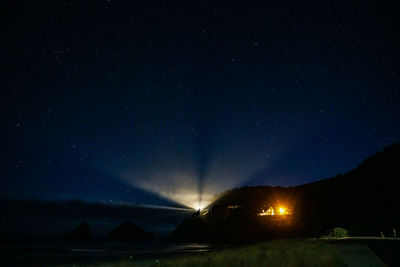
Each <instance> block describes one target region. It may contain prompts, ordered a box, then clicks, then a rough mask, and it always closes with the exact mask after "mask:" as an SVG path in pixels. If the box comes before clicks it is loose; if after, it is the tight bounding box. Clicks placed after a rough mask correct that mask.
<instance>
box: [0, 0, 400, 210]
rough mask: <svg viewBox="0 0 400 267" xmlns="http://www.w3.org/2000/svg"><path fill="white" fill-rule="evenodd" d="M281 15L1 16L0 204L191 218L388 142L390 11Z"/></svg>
mask: <svg viewBox="0 0 400 267" xmlns="http://www.w3.org/2000/svg"><path fill="white" fill-rule="evenodd" d="M296 2H297V4H291V5H289V4H288V3H286V2H283V1H257V2H251V1H240V2H239V1H238V2H235V3H234V2H232V1H141V0H137V1H118V0H108V1H48V2H46V1H3V2H2V3H1V10H2V11H1V12H2V13H3V14H2V16H1V17H2V21H3V22H2V23H1V36H2V38H1V39H2V41H1V44H0V46H1V49H0V53H1V54H0V61H1V65H2V72H1V76H0V82H1V88H2V97H1V99H2V100H1V102H2V110H3V111H2V118H3V123H2V136H3V137H2V138H1V139H2V151H3V152H2V153H1V154H2V159H1V169H2V175H1V178H0V197H5V198H39V199H50V200H70V199H81V200H84V201H101V202H106V203H110V202H118V203H137V204H142V205H167V206H170V205H178V204H179V205H181V206H185V207H193V208H197V206H196V205H195V204H192V203H194V202H196V201H197V202H202V201H203V202H207V201H208V200H209V199H210V196H211V195H213V194H215V193H217V192H221V191H224V190H226V189H230V188H233V187H237V186H243V185H281V186H293V185H298V184H303V183H308V182H312V181H315V180H319V179H323V178H328V177H332V176H334V175H336V174H339V173H343V172H345V171H348V170H350V169H352V168H354V167H356V166H357V164H359V163H360V162H361V161H362V160H363V159H364V158H365V157H367V156H369V155H371V154H373V153H375V152H377V151H379V150H381V149H382V148H384V147H385V146H387V145H390V144H393V143H396V142H399V141H400V75H399V62H400V51H399V47H400V38H399V34H398V33H399V32H400V23H399V22H400V21H399V20H400V19H399V18H400V16H399V14H400V8H399V5H398V4H397V3H396V1H393V2H384V1H374V2H375V3H369V1H312V2H308V1H296ZM370 2H372V1H370Z"/></svg>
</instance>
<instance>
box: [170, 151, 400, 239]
mask: <svg viewBox="0 0 400 267" xmlns="http://www.w3.org/2000/svg"><path fill="white" fill-rule="evenodd" d="M399 178H400V144H395V145H392V146H390V147H387V148H386V149H384V150H383V151H381V152H379V153H377V154H375V155H373V156H371V157H369V158H367V159H366V160H364V161H363V162H362V163H361V164H360V165H359V166H358V167H357V168H356V169H354V170H351V171H349V172H347V173H345V174H343V175H338V176H336V177H333V178H329V179H325V180H320V181H317V182H314V183H309V184H304V185H300V186H297V187H290V188H283V187H271V186H256V187H242V188H236V189H233V190H229V191H226V192H224V193H222V194H221V197H220V198H219V199H218V200H216V201H215V202H214V203H213V204H212V205H211V206H212V207H210V211H209V212H208V213H207V214H206V215H204V216H199V218H196V219H194V218H191V219H188V220H186V221H185V222H184V223H183V224H182V225H180V226H179V227H178V228H177V229H176V230H175V232H174V233H173V234H172V235H171V236H170V239H171V240H176V241H178V240H182V241H184V240H183V239H182V238H181V237H183V236H184V237H185V238H184V239H185V240H191V241H196V240H197V239H196V238H191V234H190V233H191V232H193V231H195V228H196V227H192V221H193V222H194V221H196V225H199V219H201V220H202V221H203V222H204V224H201V225H202V227H201V232H203V233H205V234H202V235H201V237H202V238H201V239H202V240H201V241H229V240H230V239H235V238H231V237H233V236H236V237H238V236H242V237H243V238H242V239H240V240H242V241H243V240H246V241H252V240H255V239H264V238H270V237H285V236H298V237H300V236H320V235H322V234H324V233H326V232H327V231H328V230H329V229H331V228H333V227H338V226H339V227H344V228H346V229H348V230H349V231H350V234H352V235H373V236H378V235H379V234H380V232H381V231H382V232H384V233H385V235H389V236H390V234H391V231H392V228H393V227H395V228H397V229H400V216H399V215H400V205H399V203H400V195H399V194H398V192H399V190H398V185H397V181H398V180H399ZM232 206H238V207H239V208H236V209H232V208H228V207H232ZM270 206H274V207H279V206H284V207H286V208H288V210H289V211H290V213H291V214H290V215H288V216H286V217H283V216H281V217H279V218H287V219H285V220H275V219H270V218H278V217H276V216H275V217H268V216H257V213H259V212H261V211H262V210H266V209H268V207H270ZM193 226H194V225H193ZM207 233H209V237H207V236H208V235H207ZM210 239H212V240H210ZM236 240H238V238H236Z"/></svg>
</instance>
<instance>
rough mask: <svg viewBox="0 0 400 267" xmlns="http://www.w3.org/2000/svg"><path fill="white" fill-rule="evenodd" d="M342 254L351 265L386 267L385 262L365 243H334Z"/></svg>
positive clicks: (354, 266) (353, 266)
mask: <svg viewBox="0 0 400 267" xmlns="http://www.w3.org/2000/svg"><path fill="white" fill-rule="evenodd" d="M334 245H335V247H336V248H337V250H338V252H339V254H340V256H341V257H342V259H343V260H344V261H345V262H346V264H347V265H348V266H349V267H385V266H387V265H386V264H384V263H383V262H382V261H381V260H380V259H379V258H378V257H377V256H376V255H375V254H374V253H373V252H372V251H371V250H370V249H369V248H368V247H367V246H366V245H364V244H334Z"/></svg>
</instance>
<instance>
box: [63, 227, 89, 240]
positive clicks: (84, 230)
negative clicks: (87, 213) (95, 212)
mask: <svg viewBox="0 0 400 267" xmlns="http://www.w3.org/2000/svg"><path fill="white" fill-rule="evenodd" d="M66 238H67V239H68V240H72V241H91V240H92V239H93V236H92V232H91V231H90V227H89V224H88V223H87V222H81V223H80V224H79V226H78V227H77V228H75V229H74V230H73V231H72V232H71V233H70V234H69V235H67V237H66Z"/></svg>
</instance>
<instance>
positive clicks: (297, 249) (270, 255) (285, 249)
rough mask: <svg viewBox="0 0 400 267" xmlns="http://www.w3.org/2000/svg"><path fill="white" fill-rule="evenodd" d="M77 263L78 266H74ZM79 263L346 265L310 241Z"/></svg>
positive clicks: (331, 249) (325, 246) (323, 246)
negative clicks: (161, 256)
mask: <svg viewBox="0 0 400 267" xmlns="http://www.w3.org/2000/svg"><path fill="white" fill-rule="evenodd" d="M74 266H81V265H74ZM83 266H121V267H122V266H154V267H156V266H171V267H172V266H173V267H179V266H196V267H197V266H230V267H231V266H293V267H294V266H315V267H316V266H324V267H329V266H346V265H345V263H344V262H343V260H342V259H341V258H340V257H339V256H338V254H337V252H336V250H335V248H334V247H333V246H331V245H329V244H326V243H323V242H318V241H311V240H275V241H270V242H264V243H259V244H256V245H248V246H243V247H238V248H231V249H225V250H220V251H214V252H209V253H198V254H195V255H193V254H192V255H182V256H176V257H170V258H164V259H151V260H150V259H149V260H142V261H137V262H135V261H129V260H125V261H120V262H116V263H106V264H101V263H100V264H99V263H97V264H93V265H83Z"/></svg>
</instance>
